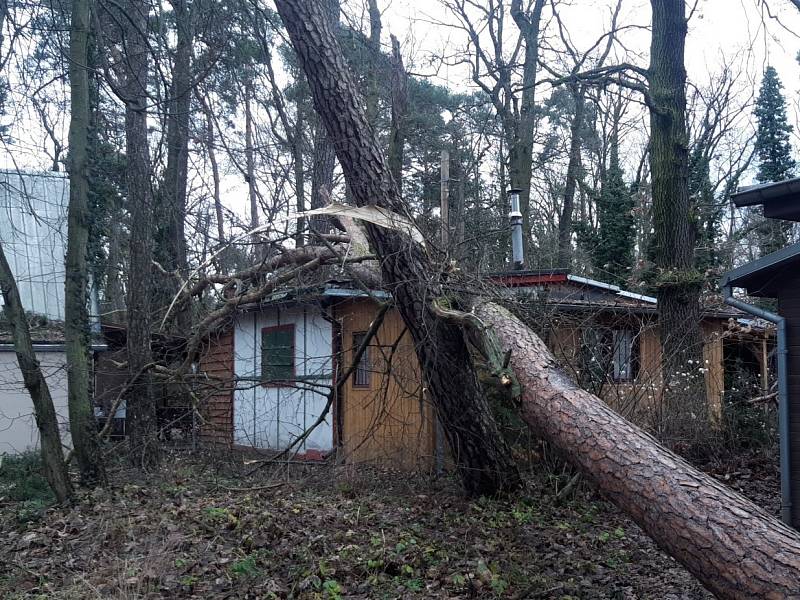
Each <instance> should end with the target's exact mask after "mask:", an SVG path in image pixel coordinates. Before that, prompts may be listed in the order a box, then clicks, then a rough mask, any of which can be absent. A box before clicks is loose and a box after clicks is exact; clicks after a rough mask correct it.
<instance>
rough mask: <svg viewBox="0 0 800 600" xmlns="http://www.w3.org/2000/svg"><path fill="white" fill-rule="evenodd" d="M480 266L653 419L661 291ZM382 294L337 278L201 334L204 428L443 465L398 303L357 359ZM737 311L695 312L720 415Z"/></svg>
mask: <svg viewBox="0 0 800 600" xmlns="http://www.w3.org/2000/svg"><path fill="white" fill-rule="evenodd" d="M488 279H489V280H490V281H491V282H492V283H494V284H495V286H496V288H495V289H497V290H498V293H500V294H503V295H506V296H514V297H516V298H515V301H520V302H522V303H523V305H524V306H525V307H526V310H527V307H530V311H529V313H528V315H529V318H528V321H529V324H530V325H531V326H532V327H533V328H534V329H535V330H537V331H538V333H539V334H540V335H541V336H542V337H543V339H544V340H545V341H546V343H547V344H548V346H549V347H550V349H551V350H552V351H553V352H554V354H555V355H556V357H557V358H558V359H560V360H561V362H562V364H563V365H564V366H565V367H566V368H567V370H568V371H570V372H571V373H572V374H573V375H574V376H575V378H576V379H577V380H578V381H579V382H581V384H582V385H584V386H585V387H587V388H588V389H591V390H592V391H594V392H595V393H597V394H598V395H600V396H601V397H603V398H604V399H605V400H606V401H607V402H608V403H609V404H610V405H612V406H613V407H614V408H615V409H616V410H618V411H619V412H620V413H622V414H624V415H626V416H628V417H629V418H632V419H633V420H638V421H640V422H641V424H643V425H645V426H650V425H653V423H652V418H653V416H654V414H656V413H657V411H654V410H653V407H654V406H656V404H657V402H658V400H659V398H660V394H661V392H662V390H663V387H664V382H663V381H662V379H661V367H660V360H661V355H660V339H659V334H658V327H657V313H656V301H655V298H652V297H649V296H646V295H642V294H636V293H632V292H627V291H625V290H621V289H620V288H618V287H616V286H613V285H609V284H606V283H603V282H599V281H595V280H591V279H587V278H584V277H579V276H576V275H573V274H571V273H569V272H568V271H567V270H564V269H553V270H547V271H512V272H508V273H497V274H492V275H490V276H488ZM387 302H388V303H391V298H390V297H389V296H388V295H387V294H386V293H384V292H381V291H372V292H370V293H369V294H368V293H367V292H365V291H362V290H361V289H358V288H354V287H352V286H351V285H349V284H348V282H342V281H333V282H328V283H326V284H323V285H321V286H319V287H316V288H312V289H303V290H287V291H281V292H279V293H278V294H275V295H274V296H273V297H271V298H268V299H267V300H265V301H263V302H261V303H259V304H257V305H251V306H244V307H241V308H240V310H238V311H237V313H236V314H235V315H234V316H233V318H232V319H231V321H230V322H229V323H228V324H227V325H226V326H225V327H223V328H221V329H219V330H218V331H217V332H215V334H214V335H213V336H211V337H210V338H209V339H208V340H207V344H206V347H205V348H204V351H203V352H202V355H201V357H200V359H199V363H198V372H199V373H200V374H201V376H202V377H204V378H205V385H204V390H203V392H202V393H200V394H199V404H200V406H201V413H202V422H201V425H200V433H199V439H200V442H201V443H203V444H205V445H210V446H213V447H218V448H219V447H224V448H235V449H247V450H249V451H254V452H262V453H268V454H271V455H275V454H280V453H281V451H283V450H286V449H287V448H291V457H294V458H298V459H318V458H327V457H331V458H332V459H334V460H337V461H340V462H348V463H370V464H381V465H385V466H392V467H396V468H402V469H419V470H433V469H439V468H441V466H442V465H443V464H444V461H445V460H446V459H447V457H446V455H445V451H444V450H443V448H444V445H445V444H444V441H443V438H442V434H441V432H440V431H439V428H438V427H437V423H436V418H435V412H434V409H433V406H432V405H431V402H430V400H429V398H428V397H427V396H426V393H425V388H424V384H423V382H422V380H421V373H420V368H419V365H418V363H417V360H416V355H415V353H414V347H413V342H412V340H411V338H410V334H409V333H408V332H407V331H406V329H405V327H404V325H403V321H402V319H401V318H400V315H399V313H398V312H397V311H396V310H395V309H394V308H389V310H388V311H386V313H385V315H384V316H383V321H382V323H381V324H380V326H379V327H378V329H377V334H376V335H375V336H374V338H373V339H372V341H371V342H370V344H369V345H368V346H367V348H366V351H365V352H364V353H363V354H362V355H361V358H360V360H359V361H358V364H357V365H353V356H354V353H355V351H356V349H357V348H358V347H359V346H360V345H361V342H362V340H363V339H364V336H365V335H366V332H367V331H369V330H370V327H371V325H372V323H373V322H374V321H375V320H376V319H377V318H378V315H379V313H380V306H381V304H382V303H387ZM523 312H526V311H523ZM743 315H744V314H743V313H741V312H739V311H737V310H735V309H733V308H730V307H724V306H721V307H715V308H709V309H708V310H707V311H706V314H705V316H704V319H703V330H704V332H705V334H706V342H705V346H704V357H705V358H704V362H705V364H703V365H696V366H695V367H696V368H697V369H700V370H701V371H702V372H703V373H704V376H705V378H706V389H707V394H708V403H709V407H710V410H711V412H712V414H714V415H717V416H719V415H720V413H721V411H722V397H723V394H724V390H725V377H724V364H723V363H724V348H725V345H726V344H731V343H740V342H739V340H738V338H737V335H738V334H737V335H734V334H733V333H732V331H733V329H737V330H739V331H740V330H741V329H742V327H741V326H740V323H739V321H738V319H740V318H741V317H742V316H743ZM732 321H733V322H734V323H736V327H733V326H732ZM351 367H352V373H351V374H350V376H349V377H348V378H347V379H346V380H345V381H340V379H341V378H342V375H343V374H344V373H346V371H347V370H348V369H349V368H351ZM317 423H318V425H317V427H316V428H315V429H314V430H313V432H311V433H308V434H307V435H306V432H307V431H308V430H309V428H310V427H311V426H312V425H314V424H317ZM300 438H302V440H301V441H300V442H298V441H297V440H298V439H300Z"/></svg>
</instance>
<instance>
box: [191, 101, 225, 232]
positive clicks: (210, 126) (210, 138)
mask: <svg viewBox="0 0 800 600" xmlns="http://www.w3.org/2000/svg"><path fill="white" fill-rule="evenodd" d="M197 97H198V100H199V102H200V106H201V108H202V110H203V116H204V117H205V120H206V152H208V162H209V163H210V165H211V180H212V181H213V183H214V192H213V194H214V214H215V215H216V220H217V245H218V246H222V245H223V244H224V243H225V217H224V214H223V212H222V195H221V192H220V175H219V164H218V163H217V153H216V150H215V149H214V143H215V142H214V137H215V136H214V119H213V117H212V115H211V107H210V106H209V105H208V101H207V100H206V99H205V98H204V97H203V96H202V95H201V94H200V93H199V92H198V94H197Z"/></svg>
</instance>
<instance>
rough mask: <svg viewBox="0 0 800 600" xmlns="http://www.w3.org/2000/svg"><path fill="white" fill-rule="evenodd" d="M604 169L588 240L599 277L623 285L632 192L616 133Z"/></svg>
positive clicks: (631, 238)
mask: <svg viewBox="0 0 800 600" xmlns="http://www.w3.org/2000/svg"><path fill="white" fill-rule="evenodd" d="M610 146H611V147H610V152H609V164H608V168H607V169H606V170H605V173H604V175H603V178H602V189H601V192H600V198H598V200H597V220H598V231H597V233H596V234H595V235H594V236H593V237H594V240H593V243H590V253H591V257H592V264H593V265H594V268H595V269H596V270H598V271H600V273H602V278H603V279H609V280H611V281H612V283H617V284H624V283H625V281H626V280H627V278H628V277H629V275H630V271H631V267H632V266H633V246H634V236H635V231H634V223H633V214H632V211H633V194H631V191H630V190H629V189H628V186H627V185H625V178H624V172H623V171H622V168H621V167H620V164H619V136H618V134H617V132H616V128H615V131H614V133H613V135H612V138H611V144H610Z"/></svg>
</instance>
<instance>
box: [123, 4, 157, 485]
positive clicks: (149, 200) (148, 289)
mask: <svg viewBox="0 0 800 600" xmlns="http://www.w3.org/2000/svg"><path fill="white" fill-rule="evenodd" d="M149 7H150V3H149V2H145V1H144V0H128V2H127V4H126V14H127V18H128V23H127V27H126V29H127V31H126V38H127V56H126V64H127V68H128V72H127V73H126V82H125V83H126V86H125V91H124V95H125V98H124V100H125V151H126V154H127V157H128V169H127V176H126V181H127V188H128V206H129V211H130V218H131V225H130V262H129V267H128V340H127V343H128V370H129V377H130V378H131V381H135V385H132V386H131V391H130V393H129V394H128V397H127V426H128V441H129V444H130V459H131V462H132V463H133V464H134V465H136V466H138V467H140V468H145V469H146V468H150V467H153V466H155V465H156V464H158V461H159V448H158V436H157V429H158V423H157V419H156V402H155V397H154V394H153V389H152V385H151V378H150V373H149V365H150V363H151V362H152V349H151V346H150V328H151V327H150V324H151V318H152V316H151V308H150V299H151V297H152V294H153V274H152V261H153V208H154V207H153V191H152V185H151V177H152V173H151V171H150V151H149V149H148V140H147V62H148V61H147V57H148V46H147V40H146V39H145V37H144V35H143V34H144V33H145V32H146V31H147V17H148V9H149Z"/></svg>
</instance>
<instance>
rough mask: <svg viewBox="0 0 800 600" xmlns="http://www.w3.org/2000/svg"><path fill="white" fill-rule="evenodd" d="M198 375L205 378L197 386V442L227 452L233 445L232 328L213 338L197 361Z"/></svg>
mask: <svg viewBox="0 0 800 600" xmlns="http://www.w3.org/2000/svg"><path fill="white" fill-rule="evenodd" d="M199 372H200V373H204V374H205V376H206V379H205V382H204V383H203V384H201V385H200V386H199V389H198V391H197V397H198V398H199V404H200V407H199V408H200V411H199V412H200V414H201V416H202V418H203V422H202V423H201V425H200V435H199V439H200V442H201V443H203V444H205V445H210V446H216V447H226V448H229V447H230V446H231V444H232V443H233V389H234V387H235V377H234V371H233V328H232V327H229V328H228V329H226V330H224V331H221V332H218V333H216V334H213V335H212V336H211V338H210V339H209V340H208V342H207V343H206V345H205V348H204V349H203V352H202V354H201V357H200V364H199Z"/></svg>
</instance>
